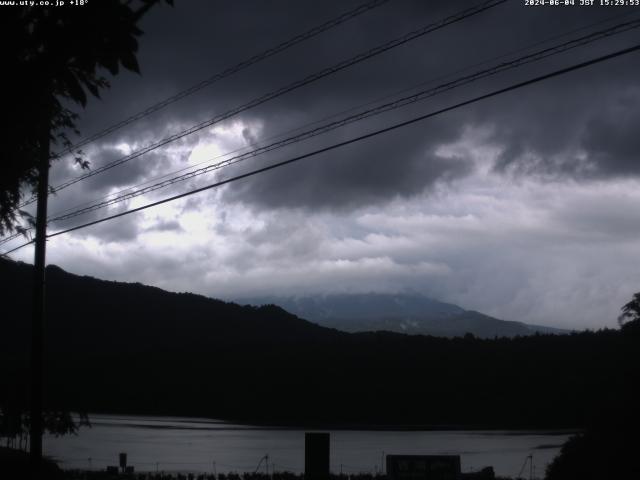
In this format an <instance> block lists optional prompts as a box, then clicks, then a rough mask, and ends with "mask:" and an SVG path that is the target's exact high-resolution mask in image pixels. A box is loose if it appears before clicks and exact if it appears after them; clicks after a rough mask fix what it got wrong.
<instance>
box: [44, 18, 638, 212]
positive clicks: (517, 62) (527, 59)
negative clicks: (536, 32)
mask: <svg viewBox="0 0 640 480" xmlns="http://www.w3.org/2000/svg"><path fill="white" fill-rule="evenodd" d="M638 27H640V19H637V20H633V21H630V22H625V23H622V24H619V25H615V26H613V27H610V28H607V29H604V30H600V31H597V32H593V33H591V34H588V35H584V36H582V37H579V38H576V39H572V40H569V41H566V42H564V43H562V44H559V45H556V46H552V47H548V48H545V49H542V50H539V51H536V52H533V53H530V54H528V55H525V56H522V57H519V58H516V59H513V60H510V61H505V62H502V63H499V64H497V65H495V66H492V67H490V68H486V69H483V70H480V71H478V72H475V73H473V74H470V75H466V76H463V77H460V78H457V79H455V80H453V81H450V82H447V83H444V84H441V85H438V86H436V87H434V88H430V89H426V90H422V91H420V92H417V93H414V94H412V95H409V96H405V97H402V98H399V99H397V100H394V101H392V102H387V103H385V104H382V105H379V106H376V107H374V108H370V109H367V110H364V111H362V112H359V113H356V114H353V115H350V116H347V117H345V118H343V119H340V120H336V121H333V122H330V123H327V124H325V125H322V126H320V127H317V128H314V129H311V130H307V131H305V132H302V133H299V134H297V135H294V136H291V137H288V138H285V139H282V140H279V141H277V142H273V143H271V144H268V145H265V146H262V147H259V148H256V149H254V150H251V151H249V152H245V153H242V154H239V155H235V156H233V157H231V158H228V159H226V160H223V161H221V162H218V163H215V164H213V165H208V166H206V167H202V168H199V169H196V170H193V171H191V172H187V173H184V174H182V175H179V176H175V177H172V178H169V179H166V180H163V181H160V182H157V183H155V184H152V185H149V186H147V187H144V188H140V189H138V190H134V191H130V192H127V193H124V194H121V195H119V196H116V197H114V198H111V199H108V200H105V201H102V202H98V203H94V204H92V205H89V206H87V207H84V208H79V209H76V210H73V211H71V212H69V213H62V214H60V215H57V216H53V217H52V218H50V219H49V222H54V221H63V220H69V219H71V218H74V217H77V216H79V215H83V214H86V213H89V212H94V211H96V210H99V209H102V208H105V207H108V206H110V205H115V204H117V203H120V202H123V201H126V200H130V199H133V198H136V197H139V196H141V195H144V194H147V193H150V192H153V191H156V190H159V189H161V188H164V187H168V186H170V185H174V184H176V183H178V182H182V181H186V180H189V179H191V178H194V177H196V176H199V175H203V174H206V173H209V172H212V171H214V170H218V169H220V168H223V167H226V166H229V165H233V164H236V163H239V162H241V161H244V160H247V159H249V158H253V157H255V156H258V155H261V154H263V153H266V152H270V151H273V150H276V149H279V148H282V147H285V146H288V145H292V144H294V143H298V142H301V141H303V140H307V139H309V138H313V137H315V136H318V135H321V134H324V133H327V132H330V131H332V130H335V129H337V128H340V127H343V126H345V125H349V124H351V123H354V122H358V121H361V120H364V119H366V118H370V117H373V116H376V115H380V114H382V113H385V112H388V111H391V110H395V109H398V108H401V107H405V106H407V105H410V104H413V103H416V102H418V101H422V100H426V99H427V98H431V97H433V96H436V95H439V94H441V93H444V92H446V91H449V90H452V89H455V88H458V87H461V86H463V85H467V84H469V83H472V82H475V81H478V80H480V79H483V78H487V77H490V76H493V75H496V74H498V73H502V72H504V71H507V70H510V69H513V68H517V67H520V66H523V65H527V64H529V63H532V62H536V61H540V60H543V59H545V58H548V57H550V56H553V55H558V54H560V53H563V52H566V51H568V50H571V49H574V48H577V47H581V46H584V45H587V44H590V43H593V42H596V41H598V40H602V39H603V38H609V37H611V36H612V35H616V34H620V33H623V32H627V31H629V30H632V29H635V28H638Z"/></svg>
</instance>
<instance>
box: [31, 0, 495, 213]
mask: <svg viewBox="0 0 640 480" xmlns="http://www.w3.org/2000/svg"><path fill="white" fill-rule="evenodd" d="M506 1H507V0H488V1H485V2H483V3H481V4H479V5H475V6H473V7H470V8H467V9H464V10H462V11H460V12H457V13H455V14H453V15H450V16H448V17H446V18H444V19H442V20H440V21H438V22H434V23H431V24H429V25H426V26H424V27H422V28H419V29H417V30H414V31H412V32H409V33H407V34H405V35H403V36H401V37H398V38H396V39H394V40H391V41H389V42H386V43H384V44H382V45H379V46H377V47H374V48H372V49H370V50H368V51H366V52H363V53H360V54H358V55H355V56H353V57H351V58H349V59H347V60H343V61H341V62H339V63H337V64H335V65H333V66H331V67H327V68H325V69H323V70H320V71H318V72H316V73H314V74H311V75H309V76H307V77H305V78H303V79H301V80H297V81H295V82H293V83H291V84H289V85H287V86H285V87H281V88H279V89H277V90H274V91H272V92H269V93H266V94H264V95H262V96H260V97H258V98H255V99H253V100H251V101H250V102H247V103H245V104H243V105H241V106H239V107H236V108H234V109H232V110H229V111H227V112H225V113H223V114H220V115H217V116H215V117H213V118H211V119H209V120H205V121H204V122H201V123H198V124H196V125H193V126H192V127H190V128H188V129H186V130H182V131H181V132H178V133H176V134H174V135H171V136H169V137H166V138H164V139H161V140H159V141H157V142H155V143H152V144H150V145H147V146H146V147H143V148H141V149H140V150H137V151H135V152H133V153H131V154H130V155H127V156H125V157H122V158H120V159H117V160H114V161H112V162H109V163H107V164H106V165H104V166H102V167H100V168H97V169H95V170H92V171H90V172H87V173H85V174H84V175H80V176H78V177H75V178H73V179H70V180H68V181H66V182H64V183H62V184H60V185H58V186H56V187H54V188H53V190H54V191H60V190H62V189H64V188H67V187H70V186H71V185H74V184H75V183H78V182H80V181H82V180H86V179H87V178H90V177H93V176H95V175H98V174H100V173H103V172H105V171H107V170H110V169H112V168H115V167H117V166H119V165H122V164H124V163H126V162H129V161H131V160H133V159H135V158H138V157H140V156H142V155H144V154H146V153H149V152H151V151H153V150H156V149H158V148H160V147H162V146H164V145H167V144H169V143H172V142H175V141H176V140H179V139H181V138H183V137H186V136H188V135H191V134H193V133H196V132H198V131H200V130H203V129H204V128H207V127H210V126H212V125H214V124H216V123H219V122H221V121H223V120H227V119H229V118H231V117H233V116H235V115H237V114H239V113H241V112H244V111H246V110H249V109H251V108H254V107H256V106H258V105H261V104H263V103H266V102H268V101H269V100H273V99H274V98H277V97H280V96H282V95H284V94H286V93H289V92H291V91H293V90H297V89H298V88H301V87H303V86H305V85H308V84H310V83H313V82H315V81H318V80H320V79H322V78H324V77H327V76H329V75H332V74H334V73H337V72H339V71H341V70H344V69H346V68H348V67H350V66H353V65H355V64H358V63H360V62H363V61H365V60H367V59H369V58H372V57H375V56H377V55H380V54H382V53H384V52H387V51H388V50H391V49H393V48H396V47H399V46H401V45H404V44H406V43H408V42H411V41H412V40H415V39H417V38H420V37H422V36H424V35H427V34H429V33H431V32H434V31H436V30H439V29H442V28H444V27H446V26H448V25H451V24H453V23H456V22H459V21H461V20H464V19H466V18H469V17H471V16H474V15H477V14H479V13H481V12H484V11H486V10H489V9H491V8H493V7H496V6H498V5H500V4H502V3H505V2H506ZM34 201H35V197H34V198H31V199H30V200H28V201H26V202H24V203H23V204H22V205H20V207H19V208H23V207H24V206H26V205H29V204H31V203H33V202H34Z"/></svg>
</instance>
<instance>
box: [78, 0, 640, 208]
mask: <svg viewBox="0 0 640 480" xmlns="http://www.w3.org/2000/svg"><path fill="white" fill-rule="evenodd" d="M359 3H361V2H358V1H350V2H337V1H336V2H312V1H301V2H299V1H296V2H293V1H275V2H259V1H240V2H226V1H225V2H211V1H204V0H201V1H190V2H178V3H177V5H176V7H175V8H174V9H169V8H166V7H162V8H158V9H156V10H155V11H153V12H152V13H151V14H150V15H149V16H148V18H146V19H145V20H144V23H143V25H142V27H143V29H144V30H145V31H146V32H147V33H146V35H145V36H144V37H143V38H142V39H141V50H140V64H141V68H142V72H143V76H142V77H138V76H136V75H133V74H128V73H125V74H123V75H121V76H119V77H117V78H116V79H114V80H113V82H112V83H113V90H112V92H110V93H107V94H106V95H105V98H104V100H103V101H101V102H94V103H93V104H92V105H91V107H90V108H89V110H88V111H87V112H86V114H85V115H83V122H82V125H81V128H82V130H83V132H84V133H87V134H88V133H91V132H93V131H95V130H98V129H99V128H101V127H103V126H105V125H108V124H110V123H112V122H115V121H117V120H120V119H122V118H123V117H125V116H126V115H128V114H130V113H134V112H136V111H139V110H141V109H143V108H144V107H146V106H148V105H149V104H151V103H153V102H154V101H158V100H161V99H163V98H165V97H167V96H168V95H170V94H171V93H174V92H176V91H179V90H180V89H183V88H185V87H188V86H190V85H192V84H194V83H197V82H198V81H200V80H202V79H204V78H207V77H209V76H210V75H212V74H213V73H215V72H218V71H221V70H223V69H225V68H227V67H229V66H231V65H234V64H235V63H237V62H238V61H240V60H242V59H245V58H248V57H250V56H251V55H253V54H255V53H258V52H260V51H262V50H264V49H265V48H268V47H270V46H272V45H275V44H277V43H278V42H280V41H283V40H286V39H288V38H290V37H291V36H292V35H293V34H296V33H299V32H302V31H304V30H306V29H307V28H309V27H311V26H314V25H316V24H318V23H320V22H321V21H323V20H326V19H329V18H332V17H334V16H336V15H337V14H338V13H341V12H343V11H345V10H347V9H349V8H351V7H353V6H355V5H357V4H359ZM475 3H477V2H467V1H465V2H445V1H442V2H421V1H392V2H390V3H389V4H388V5H385V6H384V7H381V8H378V9H376V10H375V11H373V12H370V13H368V14H365V15H363V16H361V17H359V18H358V19H356V20H355V21H352V22H349V23H348V24H346V25H344V26H342V27H339V28H337V29H335V30H332V31H331V32H329V33H326V34H323V35H321V36H319V37H317V38H315V39H313V40H312V41H310V42H307V43H304V44H303V45H299V46H297V47H295V48H293V49H291V50H290V51H288V52H286V53H285V54H282V55H278V56H276V57H274V58H271V59H269V60H268V61H266V62H264V63H262V64H260V65H256V66H253V67H250V68H249V69H248V70H247V71H244V72H241V73H240V74H238V75H234V76H233V78H230V79H227V80H225V81H222V82H219V83H217V84H215V85H214V86H213V87H209V88H207V89H205V90H203V91H202V92H199V93H198V94H196V95H193V96H191V97H189V98H188V99H186V100H184V101H181V102H178V103H176V104H174V105H172V106H171V107H170V108H169V109H166V110H163V111H162V112H160V113H158V114H155V115H153V116H151V117H149V118H148V119H146V120H145V121H143V122H140V123H137V124H135V125H133V126H132V127H131V128H127V129H126V130H123V131H121V132H119V133H118V134H116V135H114V137H113V138H112V139H110V141H111V142H112V143H118V141H126V142H127V143H134V142H135V141H138V142H139V143H141V144H144V143H148V141H151V140H152V139H157V138H160V137H162V136H163V135H166V134H168V133H169V132H174V131H177V130H179V129H181V128H184V127H185V126H188V125H192V124H195V123H197V122H198V121H201V120H203V119H206V118H210V117H212V116H214V115H217V114H220V113H222V112H225V111H226V110H228V109H230V108H233V107H235V106H237V105H239V104H242V103H244V102H247V101H249V100H251V99H253V98H256V97H258V96H260V95H262V94H264V93H266V92H269V91H272V90H274V89H277V88H279V87H281V86H283V85H286V84H288V83H290V82H292V81H295V80H297V79H300V78H302V77H304V76H306V75H308V74H310V73H313V72H315V71H318V70H319V69H321V68H324V67H327V66H330V65H332V64H334V63H336V62H338V61H340V60H343V59H345V58H348V57H350V56H352V55H354V54H356V53H360V52H362V51H365V50H367V49H368V48H371V47H372V46H375V45H378V44H381V43H383V42H385V41H387V40H389V39H392V38H395V37H397V36H399V35H401V34H404V33H406V32H408V31H411V30H413V29H415V28H418V27H420V26H423V25H425V24H428V23H430V22H434V21H437V20H439V19H441V18H443V17H445V16H446V15H448V14H451V13H453V12H456V11H459V10H461V9H462V8H465V7H468V6H470V5H472V4H475ZM625 12H626V10H624V9H615V11H613V10H612V9H609V10H607V9H602V8H597V7H596V8H564V9H562V8H546V9H542V8H527V7H525V6H524V5H523V4H522V2H520V1H511V2H508V3H507V4H506V5H502V6H499V7H496V8H495V9H493V10H491V11H489V12H485V13H483V14H480V15H477V16H476V17H473V18H470V19H467V20H464V21H462V22H460V23H458V24H455V25H452V26H450V27H447V28H445V29H443V30H441V31H438V32H434V33H433V34H430V35H427V36H426V37H424V38H422V39H419V40H417V41H414V42H411V43H410V44H408V45H405V46H403V47H400V48H397V49H394V50H393V51H391V52H388V53H386V54H383V55H381V56H379V57H376V58H375V59H371V60H368V61H366V62H363V63H361V64H359V65H357V66H354V67H351V68H349V69H348V70H345V71H343V72H340V73H338V74H336V75H335V76H332V77H330V78H326V79H323V80H321V81H319V82H317V83H316V84H314V85H310V86H307V87H304V88H302V89H300V90H298V91H296V92H293V93H291V94H288V95H285V96H283V97H281V98H278V99H277V100H274V101H271V102H269V103H267V104H265V105H262V106H260V107H257V108H255V109H252V110H251V111H250V112H246V113H243V114H241V115H240V116H239V117H238V118H240V119H242V120H245V121H251V120H257V121H261V122H263V124H264V128H263V132H262V133H261V134H260V136H258V135H257V134H256V132H254V131H252V130H251V129H249V128H245V130H244V131H243V136H244V138H245V141H246V142H247V143H249V144H254V143H255V142H256V141H259V140H260V139H261V138H264V137H268V136H269V135H273V134H277V133H280V132H282V131H286V130H287V129H290V128H294V127H299V126H300V125H303V124H305V123H308V122H311V121H315V120H317V119H319V118H323V117H324V116H327V115H330V114H333V113H335V112H338V111H341V110H344V109H346V108H350V107H353V106H356V105H359V104H362V103H364V102H367V101H370V100H371V99H373V98H378V97H380V96H383V95H386V94H389V93H390V92H394V91H397V90H399V89H402V88H406V87H408V86H411V85H415V84H417V83H420V82H424V81H426V80H428V79H434V78H438V77H440V76H442V75H444V74H447V73H449V72H453V71H456V70H459V69H460V68H463V67H467V66H469V65H473V64H475V63H477V62H478V61H479V60H484V59H488V58H492V57H495V56H497V55H500V54H503V53H505V52H511V51H514V50H517V49H519V48H522V47H523V46H525V45H530V44H532V43H535V42H538V41H539V40H540V39H543V38H546V37H551V36H554V35H558V34H561V33H566V32H568V31H571V30H575V29H576V28H578V27H582V26H584V25H587V24H589V23H593V22H597V21H602V20H603V19H606V18H608V17H611V16H614V15H618V16H620V15H621V14H622V13H625ZM623 20H625V19H624V18H620V19H619V20H618V21H623ZM610 24H611V23H609V24H608V25H610ZM584 33H585V31H582V32H577V33H576V34H574V36H575V35H578V34H584ZM634 35H635V37H634ZM567 38H569V37H567ZM630 38H631V39H633V38H637V32H636V33H631V34H627V35H626V36H624V37H620V38H616V39H613V40H609V41H607V42H606V43H603V44H598V45H593V46H590V47H588V48H587V49H586V50H582V51H580V52H574V53H570V54H565V55H564V56H562V57H558V59H553V60H551V61H547V62H545V63H543V64H540V65H538V64H536V65H535V66H531V67H528V68H526V69H524V70H523V71H522V72H520V71H518V72H515V73H513V74H508V75H505V76H499V77H495V78H492V79H489V80H487V81H484V82H480V83H478V84H474V85H472V86H469V87H465V88H464V89H462V90H460V91H457V92H454V93H452V94H449V95H446V96H444V97H442V99H440V98H438V99H434V100H433V101H430V102H428V103H425V104H421V105H419V106H418V107H416V108H414V109H413V110H412V112H413V113H415V114H418V113H424V112H427V111H431V110H433V109H435V108H437V107H439V106H444V105H448V104H451V103H455V102H456V101H458V100H460V99H464V98H469V97H471V96H473V95H474V94H479V93H481V92H482V93H483V92H486V91H488V90H491V89H493V88H497V87H499V86H503V85H505V84H508V83H509V82H510V81H517V80H522V79H525V78H528V77H530V76H532V75H535V74H539V73H541V72H543V71H547V70H549V69H552V68H554V67H559V66H564V65H566V64H568V63H572V62H574V61H579V60H581V59H585V58H588V57H590V56H593V55H596V54H598V53H602V52H605V51H610V50H612V49H614V48H615V47H616V46H618V45H621V44H628V43H629V39H630ZM565 39H566V38H565ZM557 41H559V40H557ZM639 65H640V62H637V61H635V62H634V61H633V59H632V58H631V57H629V58H625V59H621V60H616V61H614V62H611V63H610V64H607V66H598V67H594V68H591V69H589V70H588V71H584V72H581V73H580V74H579V75H572V76H571V77H566V79H565V78H563V79H562V80H561V81H553V82H549V84H548V85H540V86H538V87H532V88H530V89H527V90H523V91H522V93H520V92H518V93H516V94H510V95H506V96H504V97H501V98H497V99H495V100H492V101H488V102H485V103H483V104H479V105H476V106H472V107H468V108H465V109H464V110H463V111H460V112H459V113H456V114H447V115H443V116H441V117H438V118H434V119H432V120H429V121H428V122H425V123H424V124H421V125H420V126H416V127H415V128H411V129H407V130H405V131H398V132H396V133H393V134H389V135H386V136H385V137H384V138H381V139H377V140H375V141H368V142H366V143H363V144H362V145H359V146H357V147H354V148H350V149H348V150H344V151H340V152H336V153H334V154H332V155H331V158H330V159H327V158H324V157H323V158H317V159H313V160H311V161H308V162H305V163H304V165H301V166H297V167H293V168H287V169H281V170H277V171H274V172H272V173H270V174H268V175H261V176H259V177H256V178H255V179H250V180H246V181H243V182H242V183H238V184H234V185H232V186H230V187H229V188H228V195H227V197H226V198H227V199H233V200H242V201H244V202H246V203H250V204H253V205H256V206H265V207H269V208H271V207H274V206H275V207H277V206H307V207H340V206H342V207H352V206H353V207H357V206H359V205H363V204H370V203H372V202H374V203H375V202H384V201H387V200H388V199H390V198H394V197H396V196H411V195H414V194H417V193H419V192H421V191H423V190H424V189H425V188H429V187H430V186H432V185H433V184H434V183H435V182H437V181H439V180H447V179H453V178H456V177H460V176H464V175H466V174H468V173H469V172H471V171H472V170H473V163H472V160H471V159H470V158H461V157H460V158H447V159H445V158H442V157H441V156H440V155H438V153H437V150H438V147H440V146H442V145H444V144H446V143H447V142H453V141H456V140H458V139H460V138H461V135H462V133H463V132H464V131H465V128H466V127H469V126H490V127H492V129H493V134H492V136H491V137H490V139H489V141H490V142H492V143H494V144H495V145H497V146H498V147H499V148H500V151H501V154H500V155H499V158H498V159H497V163H496V165H495V168H496V169H497V170H498V171H509V172H512V173H517V174H519V175H529V174H539V173H545V174H552V175H570V176H583V175H585V172H586V173H588V174H589V175H590V176H591V177H593V176H594V175H618V174H636V173H638V170H637V169H636V168H634V158H635V157H634V149H635V151H637V147H636V146H637V143H634V142H637V140H636V136H635V135H633V133H632V128H633V127H631V125H633V121H634V120H636V121H637V116H638V113H637V112H638V109H637V107H636V105H637V95H636V96H635V97H634V98H635V99H636V100H633V101H627V102H626V103H624V105H623V106H620V107H615V106H614V105H616V104H617V103H619V102H620V101H621V100H620V98H626V97H624V96H625V95H627V97H628V96H629V95H631V96H633V95H632V94H631V93H624V92H627V91H629V89H630V88H631V86H633V85H635V84H636V79H637V78H638V73H640V67H639ZM477 68H479V67H477ZM471 71H473V70H471ZM467 73H468V72H467ZM436 84H437V83H436ZM434 85H435V84H434ZM447 102H448V103H447ZM634 102H635V103H634ZM407 117H408V114H407V113H399V114H398V115H395V116H392V117H387V120H385V121H382V120H380V121H373V122H370V123H368V124H367V125H368V126H369V127H371V128H375V127H380V126H385V122H386V124H388V123H389V121H390V120H394V121H399V120H402V119H403V118H407ZM362 131H364V129H362V128H359V127H356V128H353V129H349V130H346V132H349V133H351V132H355V133H358V132H362ZM345 138H347V134H346V133H344V132H343V133H338V134H334V135H329V136H327V137H326V138H325V139H324V140H323V142H324V143H325V144H329V143H331V142H332V141H338V140H340V139H345ZM140 139H143V140H140ZM319 144H320V142H318V143H316V144H312V145H319ZM303 151H307V149H306V147H304V146H301V147H299V148H296V149H292V150H290V152H294V153H297V152H303ZM269 158H270V159H273V160H278V159H282V158H284V157H283V156H279V157H278V156H276V155H274V156H271V157H269ZM141 160H142V159H137V160H134V161H133V162H132V165H131V166H129V167H128V168H129V169H130V170H129V171H128V172H127V171H123V172H122V173H120V174H119V175H120V176H119V177H117V174H116V172H115V171H114V172H113V173H114V175H116V177H117V178H116V177H112V180H109V179H107V178H106V177H107V176H110V175H111V174H109V175H105V180H104V185H98V184H96V186H97V188H101V187H102V186H105V185H119V184H122V182H125V181H130V180H133V179H135V180H141V179H143V177H144V178H148V177H149V176H150V175H151V173H153V172H150V171H149V170H148V163H146V164H145V163H144V162H143V161H141ZM134 164H137V165H138V167H136V166H135V165H134ZM96 182H99V181H98V180H96Z"/></svg>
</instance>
